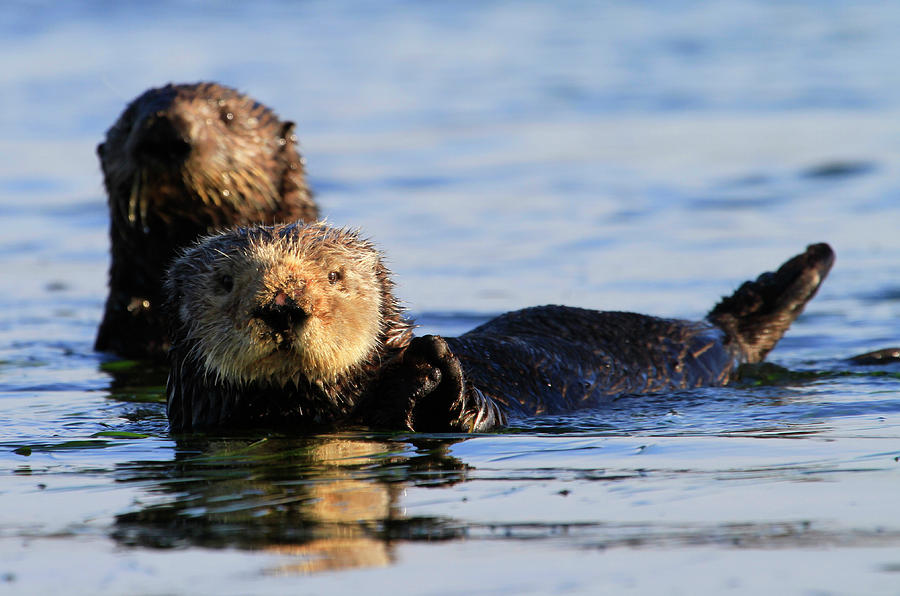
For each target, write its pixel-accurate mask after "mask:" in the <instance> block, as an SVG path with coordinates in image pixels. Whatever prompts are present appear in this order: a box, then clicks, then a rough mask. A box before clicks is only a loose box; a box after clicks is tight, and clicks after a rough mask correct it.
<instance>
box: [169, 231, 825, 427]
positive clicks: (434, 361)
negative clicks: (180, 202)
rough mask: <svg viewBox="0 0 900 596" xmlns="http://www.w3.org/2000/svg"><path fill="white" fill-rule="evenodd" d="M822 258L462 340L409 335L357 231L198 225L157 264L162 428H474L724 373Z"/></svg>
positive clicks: (782, 315) (775, 326)
mask: <svg viewBox="0 0 900 596" xmlns="http://www.w3.org/2000/svg"><path fill="white" fill-rule="evenodd" d="M833 261H834V254H833V252H832V251H831V249H830V247H828V245H826V244H816V245H812V246H810V247H808V248H807V250H806V252H804V253H802V254H800V255H798V256H796V257H794V258H792V259H790V260H789V261H788V262H786V263H785V264H784V265H782V266H781V267H780V268H779V269H778V271H776V272H774V273H764V274H763V275H761V276H760V277H759V278H758V279H757V280H756V281H752V282H746V283H745V284H744V285H743V286H741V287H740V288H739V289H738V290H737V292H735V294H734V295H733V296H731V297H728V298H725V299H723V300H722V301H721V302H720V303H719V304H718V305H717V306H716V307H715V308H714V309H713V310H712V311H711V312H710V313H709V315H708V316H707V320H705V321H697V322H691V321H681V320H672V319H661V318H657V317H651V316H647V315H640V314H634V313H624V312H599V311H593V310H586V309H581V308H572V307H564V306H542V307H534V308H528V309H524V310H520V311H515V312H511V313H507V314H505V315H502V316H500V317H497V318H495V319H493V320H491V321H489V322H487V323H485V324H484V325H481V326H480V327H478V328H476V329H474V330H472V331H470V332H468V333H466V334H464V335H462V336H460V337H458V338H442V337H439V336H424V337H418V338H414V337H413V335H412V332H411V324H410V322H409V321H408V320H407V319H406V318H405V317H404V315H403V313H402V311H401V309H400V308H399V306H398V303H397V301H396V299H395V298H394V296H393V293H392V289H393V284H392V282H391V279H390V275H389V272H388V271H387V269H386V268H385V266H384V264H383V263H382V260H381V256H380V254H379V253H378V251H377V250H376V249H375V248H374V246H373V245H372V244H371V243H370V242H368V241H366V240H364V239H361V238H360V237H359V236H358V234H357V233H354V232H352V231H347V230H340V229H334V228H330V227H328V226H326V225H324V224H313V225H302V224H290V225H281V226H274V227H266V226H255V227H251V228H244V229H237V230H233V231H230V232H227V233H224V234H220V235H217V236H211V237H208V238H205V239H204V240H202V241H201V242H199V243H198V244H197V245H195V246H193V247H191V248H189V249H187V250H186V251H184V253H183V254H182V255H181V256H180V257H179V258H178V259H177V260H176V261H175V263H174V264H173V265H172V267H171V269H170V270H169V273H168V276H167V281H166V292H167V294H168V300H169V302H168V307H169V309H170V311H171V315H172V319H173V321H174V323H173V324H174V328H173V330H172V339H173V344H172V351H171V366H172V368H171V372H170V375H169V382H168V387H167V394H168V414H169V422H170V425H171V428H172V430H174V431H183V430H191V429H200V428H212V427H251V426H287V427H290V428H293V429H304V428H311V427H315V426H319V425H329V426H330V425H334V424H337V423H361V424H366V425H371V426H376V427H382V428H394V429H408V430H416V431H423V430H424V431H483V430H489V429H491V428H495V427H497V426H501V425H503V424H505V423H506V421H507V416H508V415H510V414H512V415H533V414H541V413H556V412H564V411H570V410H574V409H577V408H583V407H591V406H596V405H598V404H600V403H602V402H603V401H604V400H608V399H610V397H613V396H616V395H621V394H626V393H628V394H640V393H651V392H661V391H668V390H673V389H680V388H689V387H698V386H703V385H724V384H727V383H728V382H729V381H730V380H731V379H732V375H733V373H734V371H735V369H736V367H737V365H738V364H740V363H742V362H758V361H760V360H762V359H763V358H764V357H765V355H766V354H767V353H768V352H769V351H770V350H771V349H772V348H773V347H774V346H775V344H776V343H777V341H778V340H779V339H780V338H781V337H782V335H783V334H784V332H785V331H786V330H787V328H788V326H789V325H790V324H791V322H792V321H793V320H794V319H795V318H796V317H797V316H798V315H799V314H800V312H801V311H802V310H803V307H804V305H805V304H806V302H807V301H808V300H809V299H810V298H812V296H813V295H814V294H815V293H816V291H817V289H818V287H819V285H820V284H821V282H822V280H823V279H824V278H825V276H826V275H827V274H828V271H829V270H830V268H831V265H832V263H833Z"/></svg>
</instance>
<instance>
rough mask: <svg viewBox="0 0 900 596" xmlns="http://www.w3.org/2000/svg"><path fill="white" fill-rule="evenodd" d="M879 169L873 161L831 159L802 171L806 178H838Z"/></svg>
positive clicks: (859, 174) (860, 174)
mask: <svg viewBox="0 0 900 596" xmlns="http://www.w3.org/2000/svg"><path fill="white" fill-rule="evenodd" d="M875 170H877V165H876V164H875V162H871V161H851V160H848V161H829V162H824V163H821V164H818V165H815V166H811V167H809V168H807V169H805V170H803V172H802V173H801V175H802V176H803V177H804V178H813V179H829V180H830V179H838V178H849V177H853V176H862V175H865V174H870V173H872V172H874V171H875Z"/></svg>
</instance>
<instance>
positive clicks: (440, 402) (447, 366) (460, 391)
mask: <svg viewBox="0 0 900 596" xmlns="http://www.w3.org/2000/svg"><path fill="white" fill-rule="evenodd" d="M403 359H404V361H405V362H406V363H407V364H408V365H411V366H413V367H414V368H415V369H417V370H422V369H423V368H430V369H431V370H432V377H431V378H437V379H438V383H437V384H436V385H434V386H428V387H426V386H423V387H422V389H423V391H421V392H419V394H418V395H417V396H416V400H415V403H414V404H412V412H411V415H410V426H411V428H413V429H414V430H417V431H430V432H441V431H449V430H451V429H453V428H455V427H456V422H457V421H458V419H459V417H460V414H461V412H462V406H463V402H464V395H465V394H464V392H465V378H464V376H463V371H462V366H460V363H459V359H458V358H457V357H456V356H455V355H454V354H453V351H452V350H451V349H450V346H448V345H447V342H446V340H444V338H443V337H440V336H439V335H423V336H421V337H416V338H414V339H413V340H412V341H411V342H410V343H409V346H408V347H407V348H406V353H405V354H404V356H403ZM434 373H437V374H436V375H434Z"/></svg>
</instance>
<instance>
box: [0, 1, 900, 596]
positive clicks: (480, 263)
mask: <svg viewBox="0 0 900 596" xmlns="http://www.w3.org/2000/svg"><path fill="white" fill-rule="evenodd" d="M898 26H900V9H897V8H895V7H893V6H892V5H885V4H882V3H866V2H864V3H855V4H853V5H852V6H845V5H841V4H839V3H826V4H822V3H813V2H809V3H806V2H795V3H790V4H782V3H767V2H755V1H747V2H729V3H717V4H716V5H715V6H712V7H711V6H708V5H706V4H704V3H692V2H652V1H651V2H643V3H624V2H623V3H619V2H610V3H601V4H593V3H578V2H567V3H554V4H552V5H551V4H540V3H504V2H487V3H453V4H442V3H421V2H404V1H396V2H387V3H379V4H378V5H377V6H376V5H372V4H369V3H362V2H347V3H314V2H313V3H304V4H302V5H295V4H294V3H289V2H268V3H263V4H261V5H254V6H253V7H250V6H242V5H238V4H219V5H207V4H204V3H191V2H167V3H161V4H158V5H155V6H154V7H152V8H150V9H148V7H147V6H145V5H144V4H139V3H118V4H108V3H103V2H95V3H81V4H79V5H78V6H57V5H53V6H52V7H51V6H50V5H46V6H43V5H42V4H40V3H36V4H35V3H24V2H16V3H12V4H10V5H9V6H7V8H6V9H5V18H4V19H3V20H2V21H0V31H2V33H3V35H0V55H2V56H3V62H4V69H3V75H2V78H0V89H2V97H3V103H4V108H5V109H4V110H3V111H2V113H0V131H2V134H0V152H2V155H3V157H4V159H2V160H0V258H2V263H3V274H2V275H0V423H2V427H3V432H2V434H0V467H2V470H3V473H2V475H0V495H2V501H3V503H4V505H5V507H3V508H2V509H0V553H2V554H0V586H2V589H4V590H8V591H10V593H16V594H42V593H51V592H59V591H63V590H65V591H67V592H71V593H85V594H88V593H90V594H98V593H112V594H122V593H136V594H151V593H152V594H158V593H209V594H212V593H216V594H244V593H309V594H321V593H359V592H360V591H362V590H365V591H366V592H369V593H384V592H387V591H396V590H398V589H402V590H403V591H404V592H408V593H417V594H448V593H451V594H455V593H466V594H496V593H589V594H592V593H603V592H609V593H629V592H633V593H691V594H699V593H717V594H718V593H722V592H732V593H747V594H757V593H761V592H765V591H768V592H773V593H817V594H860V593H884V594H896V593H898V586H900V554H898V553H900V549H898V546H900V523H898V517H897V506H896V494H897V489H898V486H900V463H898V458H900V365H898V364H886V365H881V366H874V367H873V366H858V365H853V364H851V363H849V362H848V361H847V360H846V358H847V357H848V356H851V355H853V354H857V353H861V352H865V351H868V350H871V349H876V348H882V347H887V346H890V345H900V323H898V321H900V281H898V280H900V233H898V229H900V200H898V195H900V84H898V80H897V78H896V76H895V75H896V73H895V70H896V69H895V65H896V64H897V61H898V59H900V41H898V39H897V36H896V31H897V28H898ZM207 79H212V80H218V81H221V82H223V83H226V84H230V85H233V86H236V87H238V88H240V89H242V90H244V91H247V92H249V93H251V94H252V95H254V96H255V97H257V98H258V99H260V100H261V101H263V102H265V103H267V104H268V105H270V106H272V107H273V108H275V109H276V110H277V111H278V112H279V114H281V115H282V116H283V117H285V118H290V119H292V120H295V121H296V122H297V123H298V127H297V130H298V134H299V136H300V139H301V144H302V151H303V153H304V155H305V156H306V157H307V160H308V169H309V172H310V175H311V182H312V184H313V186H314V188H315V189H316V191H317V193H318V198H319V200H320V202H321V204H322V206H323V209H324V211H325V213H326V214H327V215H328V217H329V220H330V221H331V222H332V223H335V224H338V225H353V226H359V227H361V228H362V229H363V230H364V232H365V233H366V234H368V235H370V236H371V237H373V238H374V239H375V240H376V242H377V243H378V244H379V246H380V247H381V248H382V249H383V250H384V251H385V253H386V254H387V259H388V261H389V263H390V265H391V267H392V269H393V270H394V271H395V273H396V276H397V281H398V284H399V285H398V293H399V295H400V296H401V297H402V298H403V299H404V301H405V303H406V305H407V306H408V307H409V309H410V311H411V312H412V313H413V314H414V315H416V317H417V318H418V320H419V323H420V324H421V331H422V332H423V333H425V332H431V333H443V334H458V333H461V332H464V331H465V330H467V329H470V328H471V327H473V326H475V325H477V324H479V323H480V322H482V321H484V320H485V319H486V318H487V317H489V316H491V315H492V314H496V313H499V312H503V311H506V310H509V309H513V308H518V307H522V306H527V305H532V304H540V303H567V304H572V305H578V306H586V307H592V308H603V309H622V310H634V311H641V312H648V313H653V314H659V315H665V316H678V317H694V318H696V317H702V316H703V314H704V313H705V312H706V311H707V310H708V309H709V308H711V306H712V305H713V304H714V303H715V301H716V300H717V299H718V298H719V297H720V296H722V295H726V294H728V293H730V292H731V291H733V290H734V289H735V288H736V287H737V286H738V285H739V284H740V283H741V282H742V281H744V280H745V279H749V278H752V277H755V276H756V275H758V274H759V273H760V272H762V271H764V270H767V269H771V268H773V267H776V266H777V265H778V264H780V263H781V262H782V261H783V260H785V259H786V258H787V257H789V256H791V255H793V254H795V253H797V252H799V251H800V250H802V249H803V247H804V246H805V245H806V244H808V243H811V242H816V241H828V242H830V243H831V244H832V246H833V247H834V248H835V250H836V252H837V255H838V260H837V263H836V265H835V268H834V270H833V271H832V274H831V275H830V277H829V278H828V280H827V282H826V283H825V285H824V286H823V287H822V289H821V291H820V293H819V295H818V296H817V297H816V299H815V300H814V301H813V302H812V303H811V304H810V306H809V308H808V309H807V311H806V313H805V314H804V315H803V316H802V317H801V318H800V319H799V320H798V321H797V322H796V323H795V324H794V326H793V327H792V329H791V331H790V332H789V334H788V336H787V337H786V338H785V339H784V340H783V341H782V342H781V343H780V344H779V346H778V347H777V348H776V350H775V351H774V352H773V353H772V354H771V356H770V360H771V361H772V362H773V363H775V364H778V365H779V366H781V367H785V368H786V369H787V370H781V371H778V370H776V371H775V372H772V371H769V370H756V371H750V373H749V374H748V376H747V378H745V379H744V380H743V381H742V382H741V383H739V384H737V385H735V386H733V387H729V388H724V389H702V390H696V391H689V392H681V393H678V394H674V395H666V396H656V397H652V398H640V399H636V398H631V399H623V400H620V401H618V402H616V403H615V404H614V405H613V406H611V407H610V408H607V409H604V410H602V411H600V410H598V411H588V412H583V413H578V414H577V415H570V416H559V417H548V418H538V419H530V420H522V421H518V422H516V423H515V424H514V425H513V427H511V428H510V429H508V430H507V431H505V432H502V433H496V434H491V435H483V436H476V437H465V436H453V435H447V436H433V435H411V434H402V433H401V434H384V433H373V432H365V431H358V432H346V433H338V434H328V435H321V436H311V437H292V436H282V435H270V436H259V435H252V436H227V437H221V436H206V435H200V436H198V435H189V436H172V435H170V434H169V433H168V430H167V425H166V421H165V410H164V404H163V385H164V382H165V371H164V370H161V369H156V368H153V367H149V366H147V365H145V364H141V363H130V362H123V361H117V360H115V359H112V358H110V357H108V356H104V355H101V354H96V353H94V352H93V351H92V350H91V346H92V343H93V338H94V333H95V331H96V326H97V324H98V322H99V319H100V316H101V312H102V310H101V309H102V305H103V300H104V298H105V283H106V267H107V264H108V261H107V259H108V257H107V246H108V241H107V229H106V226H107V219H106V211H105V203H104V195H103V190H102V181H101V179H100V176H99V172H98V166H97V163H96V157H95V155H94V147H95V146H96V144H97V143H98V142H99V141H100V140H101V138H102V136H103V133H104V131H105V129H106V128H107V127H108V126H109V125H110V124H111V123H112V121H113V120H114V119H115V117H116V116H117V115H118V113H119V112H120V111H121V109H122V108H123V107H124V105H125V103H126V102H127V101H128V100H130V99H131V98H133V97H134V96H136V95H137V94H138V93H139V92H141V91H142V90H144V89H145V88H147V87H150V86H156V85H159V84H162V83H165V82H167V81H170V80H173V81H179V82H180V81H195V80H207Z"/></svg>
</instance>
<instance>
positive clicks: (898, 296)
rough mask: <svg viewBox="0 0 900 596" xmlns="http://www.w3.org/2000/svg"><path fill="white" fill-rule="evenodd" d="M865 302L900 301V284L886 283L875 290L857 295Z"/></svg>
mask: <svg viewBox="0 0 900 596" xmlns="http://www.w3.org/2000/svg"><path fill="white" fill-rule="evenodd" d="M857 297H858V298H860V299H861V300H863V301H865V302H870V303H871V302H896V301H900V286H895V285H888V286H886V287H883V288H880V289H879V290H878V291H876V292H867V293H865V294H859V295H858V296H857Z"/></svg>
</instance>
